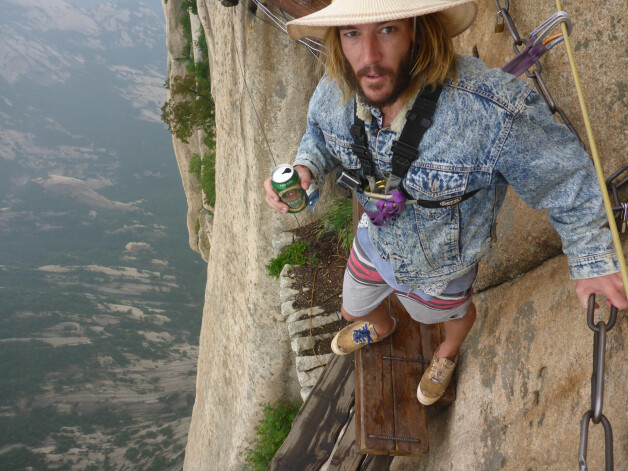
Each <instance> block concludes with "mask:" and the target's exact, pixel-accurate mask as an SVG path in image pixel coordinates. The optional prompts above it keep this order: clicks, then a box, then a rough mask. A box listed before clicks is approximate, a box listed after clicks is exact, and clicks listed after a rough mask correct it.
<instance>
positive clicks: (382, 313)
mask: <svg viewBox="0 0 628 471" xmlns="http://www.w3.org/2000/svg"><path fill="white" fill-rule="evenodd" d="M340 312H342V317H344V318H345V319H346V320H348V321H352V322H355V321H363V322H370V323H371V324H373V327H374V328H375V332H377V335H378V336H380V337H382V336H385V335H386V334H387V333H388V332H390V330H391V329H392V328H393V327H394V326H395V321H394V320H393V318H392V317H390V314H388V303H387V302H386V300H384V301H382V302H381V303H380V305H379V306H377V307H376V308H375V309H373V310H372V311H371V312H369V313H368V314H367V315H365V316H361V317H354V316H352V315H351V314H349V313H348V312H347V311H346V310H345V307H344V306H342V307H341V308H340Z"/></svg>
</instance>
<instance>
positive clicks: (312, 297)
mask: <svg viewBox="0 0 628 471" xmlns="http://www.w3.org/2000/svg"><path fill="white" fill-rule="evenodd" d="M319 265H320V262H319V263H317V264H316V268H314V279H313V280H312V296H311V297H310V346H311V347H312V351H313V352H314V356H315V357H316V361H317V362H318V364H319V365H321V366H325V365H323V364H322V363H321V361H320V360H319V359H318V355H317V354H316V349H315V348H314V337H312V309H313V307H314V287H315V286H316V272H317V271H318V266H319Z"/></svg>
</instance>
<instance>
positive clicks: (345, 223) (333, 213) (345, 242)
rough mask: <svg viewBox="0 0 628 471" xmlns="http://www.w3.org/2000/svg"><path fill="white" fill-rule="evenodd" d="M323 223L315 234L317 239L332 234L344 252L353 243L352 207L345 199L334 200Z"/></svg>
mask: <svg viewBox="0 0 628 471" xmlns="http://www.w3.org/2000/svg"><path fill="white" fill-rule="evenodd" d="M322 219H323V221H322V224H321V227H320V229H319V230H318V232H317V235H318V237H322V236H324V235H325V234H333V236H334V237H335V238H336V240H337V241H338V246H339V248H341V249H342V251H343V252H346V251H348V250H349V248H350V247H351V244H352V243H353V205H352V203H351V201H350V200H349V201H348V200H347V199H346V198H342V197H340V198H336V199H334V200H333V201H332V202H331V203H330V204H329V206H328V207H327V209H326V210H325V212H324V213H323V218H322Z"/></svg>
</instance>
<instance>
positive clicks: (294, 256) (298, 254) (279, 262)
mask: <svg viewBox="0 0 628 471" xmlns="http://www.w3.org/2000/svg"><path fill="white" fill-rule="evenodd" d="M307 248H308V243H307V242H305V241H301V242H295V243H293V244H290V245H289V246H288V247H286V248H285V249H283V251H282V252H281V253H280V254H279V255H277V256H276V257H275V258H271V259H270V262H268V265H266V270H267V271H268V275H269V276H272V277H273V278H279V274H280V273H281V270H282V269H283V267H284V265H305V264H306V263H309V264H310V265H316V257H314V256H312V257H306V256H305V251H306V250H307Z"/></svg>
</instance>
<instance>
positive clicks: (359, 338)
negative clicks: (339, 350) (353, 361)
mask: <svg viewBox="0 0 628 471" xmlns="http://www.w3.org/2000/svg"><path fill="white" fill-rule="evenodd" d="M353 341H354V342H355V343H364V342H368V343H367V345H370V344H371V342H372V341H373V339H372V338H371V331H370V330H369V327H368V324H364V325H363V326H362V328H360V329H356V330H354V331H353Z"/></svg>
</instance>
